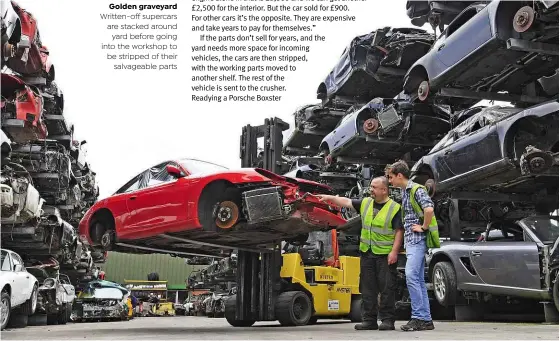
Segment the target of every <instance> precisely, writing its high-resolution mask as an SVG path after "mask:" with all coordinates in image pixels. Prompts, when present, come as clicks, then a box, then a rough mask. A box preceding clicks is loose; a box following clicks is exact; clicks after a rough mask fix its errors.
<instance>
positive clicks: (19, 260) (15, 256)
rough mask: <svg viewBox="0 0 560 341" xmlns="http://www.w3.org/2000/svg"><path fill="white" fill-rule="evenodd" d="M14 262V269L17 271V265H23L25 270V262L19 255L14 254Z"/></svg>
mask: <svg viewBox="0 0 560 341" xmlns="http://www.w3.org/2000/svg"><path fill="white" fill-rule="evenodd" d="M12 262H13V267H12V269H14V271H15V269H16V266H17V265H21V267H22V268H23V261H22V260H21V258H20V257H19V255H17V254H15V253H12Z"/></svg>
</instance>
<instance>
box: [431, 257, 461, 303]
mask: <svg viewBox="0 0 560 341" xmlns="http://www.w3.org/2000/svg"><path fill="white" fill-rule="evenodd" d="M432 283H433V286H434V296H435V298H436V300H437V301H438V303H439V304H440V305H442V306H443V307H449V306H454V305H455V303H456V301H457V275H456V274H455V268H454V267H453V264H452V263H451V262H438V263H436V265H435V266H434V270H433V272H432Z"/></svg>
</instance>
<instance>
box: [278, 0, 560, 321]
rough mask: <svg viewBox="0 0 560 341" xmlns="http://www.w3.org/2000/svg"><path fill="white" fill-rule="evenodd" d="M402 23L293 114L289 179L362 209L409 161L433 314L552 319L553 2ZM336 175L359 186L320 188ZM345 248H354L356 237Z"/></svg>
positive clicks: (346, 62)
mask: <svg viewBox="0 0 560 341" xmlns="http://www.w3.org/2000/svg"><path fill="white" fill-rule="evenodd" d="M406 13H407V15H408V17H409V18H410V19H411V23H412V25H413V26H416V28H396V27H383V28H379V29H376V30H373V31H372V32H370V33H367V34H364V35H360V36H357V37H355V38H353V39H352V40H351V42H350V44H349V45H348V47H347V48H346V49H345V50H344V51H343V53H342V55H341V56H340V59H339V61H338V62H337V63H336V64H335V65H334V67H333V68H332V69H331V70H330V72H329V73H328V74H327V76H326V78H325V79H324V80H323V81H322V82H320V84H319V86H318V88H317V99H319V100H320V103H311V104H307V105H305V106H302V107H300V108H297V109H296V111H295V113H294V126H293V130H292V132H291V134H290V135H289V138H288V139H287V140H286V141H285V142H284V146H283V154H284V155H285V156H287V157H290V158H292V159H294V160H298V159H299V161H296V162H295V164H296V167H294V168H293V170H291V172H289V173H287V174H286V175H288V176H291V177H294V178H296V179H299V178H303V179H313V180H315V181H318V182H320V183H324V184H326V185H330V186H338V187H337V188H338V189H340V190H341V193H340V194H341V195H346V196H348V197H352V198H361V197H364V196H367V195H369V194H368V193H367V182H368V181H367V180H368V179H371V177H372V176H379V175H384V172H385V167H386V166H387V165H388V164H391V163H393V162H395V161H397V160H404V161H406V162H407V163H408V164H409V166H410V168H411V171H412V180H413V181H415V182H417V183H420V184H422V185H424V186H425V187H426V188H427V190H428V192H429V194H430V196H431V197H432V199H433V201H434V204H435V206H436V208H435V212H436V216H437V218H438V225H439V232H440V236H441V237H442V241H443V243H442V246H441V248H438V249H434V250H430V253H429V255H428V257H427V267H426V275H427V278H428V281H429V282H430V285H429V287H430V291H431V294H433V296H432V297H433V298H434V303H435V305H434V307H435V308H438V307H440V308H452V309H451V310H449V309H442V310H441V311H452V312H454V315H455V318H456V319H458V320H466V319H474V318H479V317H480V316H481V313H482V312H483V311H485V307H488V304H489V303H495V302H510V303H511V302H515V303H520V304H521V306H523V303H524V302H545V304H544V306H545V309H544V310H545V318H546V319H547V320H549V319H554V316H556V318H557V314H558V312H557V309H558V217H557V209H558V138H559V131H558V106H559V105H558V38H559V37H558V1H544V0H543V1H499V0H494V1H408V2H407V3H406ZM420 27H428V30H423V29H421V28H420ZM496 102H498V103H496ZM316 159H323V161H322V162H318V161H317V160H316ZM336 167H340V169H345V170H347V171H343V172H339V175H340V174H344V173H345V174H346V175H353V176H355V178H353V180H351V181H349V189H350V190H348V191H346V193H342V192H344V188H343V187H341V186H340V183H341V182H340V177H339V178H337V182H334V183H333V182H332V179H333V178H332V177H328V176H323V174H326V173H327V172H328V170H329V169H335V168H336ZM350 170H352V171H350ZM348 179H350V177H349V178H348ZM398 192H400V191H395V192H394V193H395V194H398ZM396 200H397V201H398V200H399V198H398V197H397V198H396ZM354 215H355V212H354ZM352 216H353V214H352V213H347V214H346V215H345V218H346V219H350V218H352ZM354 230H355V232H356V231H357V232H356V233H359V227H358V229H357V230H356V229H354ZM356 233H354V234H356ZM344 239H345V240H346V242H347V243H346V244H348V243H351V241H352V240H354V243H355V245H354V248H357V243H358V241H359V235H352V233H348V232H347V231H346V232H345V236H344ZM496 269H502V270H500V271H498V270H496ZM405 291H406V290H405ZM406 296H407V295H406V292H405V293H404V296H403V297H402V298H400V300H401V302H400V303H404V301H405V300H406ZM486 310H487V309H486Z"/></svg>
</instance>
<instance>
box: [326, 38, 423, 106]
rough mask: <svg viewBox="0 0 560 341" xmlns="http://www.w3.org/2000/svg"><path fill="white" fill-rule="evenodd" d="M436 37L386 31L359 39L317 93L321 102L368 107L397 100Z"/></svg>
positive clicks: (352, 44) (352, 43)
mask: <svg viewBox="0 0 560 341" xmlns="http://www.w3.org/2000/svg"><path fill="white" fill-rule="evenodd" d="M433 42H434V37H433V35H432V34H430V33H428V32H426V31H425V30H422V29H416V28H391V27H384V28H381V29H378V30H376V31H373V32H370V33H368V34H364V35H361V36H357V37H355V38H354V39H353V40H352V42H351V43H350V45H349V46H348V47H347V48H346V49H345V50H344V52H343V53H342V55H341V57H340V58H339V61H338V63H337V64H336V65H335V67H334V68H333V69H332V71H331V72H330V73H329V75H328V76H327V77H326V79H325V80H324V81H323V82H322V83H321V84H320V86H319V88H318V89H317V98H319V99H322V100H323V101H324V103H330V102H331V101H332V100H333V99H334V97H340V98H347V99H349V100H352V101H362V102H364V103H367V102H368V101H370V100H372V99H373V98H375V97H386V98H393V97H395V96H396V95H397V94H398V93H399V92H400V91H401V90H402V85H403V77H404V74H405V72H406V70H407V69H408V68H409V67H410V66H412V64H413V63H414V62H416V61H417V60H418V59H419V58H420V57H422V56H423V55H424V54H426V53H427V52H428V51H429V49H430V47H431V46H432V44H433Z"/></svg>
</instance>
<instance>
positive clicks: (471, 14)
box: [436, 6, 492, 67]
mask: <svg viewBox="0 0 560 341" xmlns="http://www.w3.org/2000/svg"><path fill="white" fill-rule="evenodd" d="M479 10H480V6H474V7H471V8H469V9H466V10H465V11H463V12H462V13H461V14H459V15H458V16H457V17H456V18H455V19H454V20H453V21H452V22H451V23H450V24H449V26H447V28H446V30H445V41H443V42H442V43H441V44H440V45H439V46H438V47H437V52H436V55H437V57H438V59H439V60H440V61H441V62H442V63H443V64H445V65H446V66H448V67H450V66H454V65H456V64H457V63H458V62H460V61H461V60H462V59H463V58H465V57H467V56H468V55H469V54H471V53H472V52H474V51H476V50H478V49H479V48H480V47H481V46H482V45H483V44H484V43H486V42H487V41H488V40H490V39H491V38H492V28H491V26H490V16H489V15H488V10H487V8H483V9H482V10H480V11H479Z"/></svg>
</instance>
